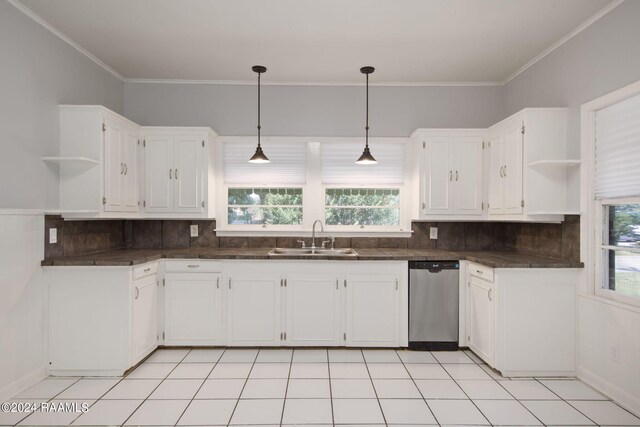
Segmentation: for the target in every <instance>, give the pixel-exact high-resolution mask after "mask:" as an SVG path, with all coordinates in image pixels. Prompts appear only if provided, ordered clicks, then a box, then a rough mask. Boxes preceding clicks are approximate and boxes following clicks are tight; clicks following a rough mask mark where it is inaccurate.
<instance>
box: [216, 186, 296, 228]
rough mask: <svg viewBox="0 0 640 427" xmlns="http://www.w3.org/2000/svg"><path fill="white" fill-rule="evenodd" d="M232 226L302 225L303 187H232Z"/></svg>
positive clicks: (229, 211) (229, 204) (229, 206)
mask: <svg viewBox="0 0 640 427" xmlns="http://www.w3.org/2000/svg"><path fill="white" fill-rule="evenodd" d="M227 220H228V223H229V224H230V225H241V224H243V225H300V224H302V189H301V188H229V191H228V198H227Z"/></svg>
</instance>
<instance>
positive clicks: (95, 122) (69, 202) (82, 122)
mask: <svg viewBox="0 0 640 427" xmlns="http://www.w3.org/2000/svg"><path fill="white" fill-rule="evenodd" d="M59 111H60V153H59V154H60V157H55V158H54V159H58V161H59V163H60V209H61V211H62V214H63V216H65V217H72V218H73V217H82V218H131V217H136V216H137V214H138V212H139V197H138V188H139V187H138V186H139V183H138V150H139V143H140V127H139V126H138V125H136V124H135V123H133V122H131V121H130V120H127V119H125V118H124V117H122V116H120V115H118V114H116V113H114V112H113V111H110V110H108V109H107V108H105V107H102V106H99V105H88V106H86V105H61V106H59ZM46 159H51V158H50V157H49V158H45V160H46Z"/></svg>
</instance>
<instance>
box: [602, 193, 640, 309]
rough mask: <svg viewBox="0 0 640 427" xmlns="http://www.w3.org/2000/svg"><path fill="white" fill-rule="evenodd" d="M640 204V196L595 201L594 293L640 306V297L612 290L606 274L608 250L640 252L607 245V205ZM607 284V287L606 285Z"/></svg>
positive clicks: (634, 249)
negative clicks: (605, 241) (605, 239)
mask: <svg viewBox="0 0 640 427" xmlns="http://www.w3.org/2000/svg"><path fill="white" fill-rule="evenodd" d="M626 204H640V196H638V197H625V198H615V199H597V200H596V201H595V210H596V212H595V220H596V222H595V244H596V245H595V248H594V250H595V269H594V273H595V278H594V293H595V295H597V296H600V297H603V298H608V299H612V300H614V301H618V302H621V303H624V304H629V305H633V306H636V307H640V297H633V296H630V295H626V294H622V293H620V292H616V291H615V290H611V289H609V287H608V280H609V278H608V275H607V274H606V269H605V265H607V261H606V259H605V257H606V253H607V251H608V250H628V251H629V252H637V253H638V254H640V248H638V249H636V248H625V249H622V248H621V247H619V246H612V245H605V244H604V236H605V233H607V232H608V230H609V216H608V213H607V212H606V207H607V206H611V205H626ZM605 286H606V287H605Z"/></svg>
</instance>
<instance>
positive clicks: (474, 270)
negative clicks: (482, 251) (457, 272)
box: [469, 262, 493, 282]
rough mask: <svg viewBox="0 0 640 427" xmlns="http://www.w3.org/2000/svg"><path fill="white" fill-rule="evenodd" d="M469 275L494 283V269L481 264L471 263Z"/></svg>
mask: <svg viewBox="0 0 640 427" xmlns="http://www.w3.org/2000/svg"><path fill="white" fill-rule="evenodd" d="M469 274H471V275H472V276H475V277H479V278H481V279H484V280H487V281H489V282H493V268H491V267H487V266H484V265H481V264H475V263H473V262H470V263H469Z"/></svg>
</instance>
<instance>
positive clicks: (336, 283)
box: [336, 279, 338, 291]
mask: <svg viewBox="0 0 640 427" xmlns="http://www.w3.org/2000/svg"><path fill="white" fill-rule="evenodd" d="M337 290H338V279H336V291H337Z"/></svg>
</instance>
